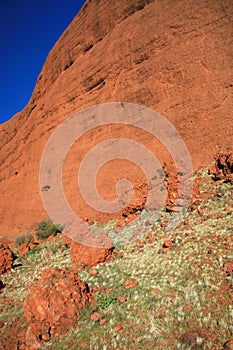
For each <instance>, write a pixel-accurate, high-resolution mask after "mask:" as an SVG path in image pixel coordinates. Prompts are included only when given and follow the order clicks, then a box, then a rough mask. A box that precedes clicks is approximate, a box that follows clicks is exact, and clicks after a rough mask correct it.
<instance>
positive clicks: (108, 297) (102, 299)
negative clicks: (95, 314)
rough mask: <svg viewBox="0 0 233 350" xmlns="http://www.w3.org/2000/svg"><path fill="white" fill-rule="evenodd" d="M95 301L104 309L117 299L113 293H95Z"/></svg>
mask: <svg viewBox="0 0 233 350" xmlns="http://www.w3.org/2000/svg"><path fill="white" fill-rule="evenodd" d="M95 299H96V302H97V305H98V307H99V309H102V310H105V309H107V308H108V307H109V305H111V304H112V303H115V302H116V301H117V297H116V295H114V294H100V293H99V294H97V295H96V298H95Z"/></svg>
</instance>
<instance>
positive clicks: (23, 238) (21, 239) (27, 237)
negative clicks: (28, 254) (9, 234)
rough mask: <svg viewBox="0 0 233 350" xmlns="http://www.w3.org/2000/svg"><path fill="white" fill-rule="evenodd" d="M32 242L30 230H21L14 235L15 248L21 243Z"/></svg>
mask: <svg viewBox="0 0 233 350" xmlns="http://www.w3.org/2000/svg"><path fill="white" fill-rule="evenodd" d="M33 242H34V237H33V234H32V233H31V232H30V231H25V232H22V233H21V234H20V235H18V236H16V237H15V244H16V247H17V248H18V247H19V246H20V245H21V244H23V243H27V244H29V243H33Z"/></svg>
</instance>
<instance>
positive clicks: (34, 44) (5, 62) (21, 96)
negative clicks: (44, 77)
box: [0, 0, 85, 124]
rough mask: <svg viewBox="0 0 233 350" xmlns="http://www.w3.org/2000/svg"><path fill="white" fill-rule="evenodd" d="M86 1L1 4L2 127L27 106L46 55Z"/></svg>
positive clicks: (18, 0)
mask: <svg viewBox="0 0 233 350" xmlns="http://www.w3.org/2000/svg"><path fill="white" fill-rule="evenodd" d="M84 2H85V0H80V1H77V0H9V1H5V0H4V1H1V2H0V48H1V49H0V124H1V123H3V122H5V121H7V120H8V119H10V118H11V117H12V116H13V115H14V114H15V113H17V112H19V111H20V110H22V109H23V108H24V107H25V105H26V104H27V102H28V100H29V99H30V97H31V94H32V92H33V89H34V86H35V83H36V80H37V77H38V75H39V73H40V71H41V69H42V66H43V64H44V62H45V59H46V56H47V55H48V53H49V51H50V50H51V49H52V47H53V45H54V44H55V42H56V41H57V39H58V38H59V37H60V35H61V34H62V33H63V32H64V30H65V29H66V28H67V26H68V25H69V23H70V22H71V21H72V19H73V18H74V16H75V15H76V14H77V13H78V11H79V10H80V8H81V7H82V5H83V4H84Z"/></svg>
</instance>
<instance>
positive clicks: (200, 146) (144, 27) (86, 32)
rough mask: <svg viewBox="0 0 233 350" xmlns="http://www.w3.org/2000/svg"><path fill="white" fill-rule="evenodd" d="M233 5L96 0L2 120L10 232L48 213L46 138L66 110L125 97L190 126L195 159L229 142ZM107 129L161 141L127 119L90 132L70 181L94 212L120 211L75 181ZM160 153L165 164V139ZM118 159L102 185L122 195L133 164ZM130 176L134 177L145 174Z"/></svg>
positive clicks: (69, 170)
mask: <svg viewBox="0 0 233 350" xmlns="http://www.w3.org/2000/svg"><path fill="white" fill-rule="evenodd" d="M232 10H233V6H232V1H231V0H217V1H216V0H206V1H198V0H194V1H192V2H191V3H190V2H187V1H186V0H165V1H153V0H119V1H116V2H109V1H108V0H98V1H97V0H92V1H91V0H88V1H86V3H85V5H84V6H83V8H82V9H81V11H80V13H79V14H78V15H77V16H76V17H75V18H74V20H73V21H72V23H71V24H70V26H69V27H68V28H67V29H66V30H65V32H64V33H63V35H62V36H61V37H60V39H59V40H58V41H57V43H56V44H55V45H54V47H53V49H52V50H51V52H50V53H49V55H48V57H47V59H46V62H45V64H44V66H43V69H42V71H41V73H40V75H39V77H38V80H37V83H36V86H35V89H34V92H33V94H32V97H31V99H30V101H29V103H28V105H27V106H26V107H25V108H24V109H23V111H22V112H20V113H18V114H16V115H15V116H14V117H13V118H12V119H11V120H10V121H9V122H7V123H4V124H2V125H0V192H1V202H0V230H1V232H2V234H7V235H8V236H12V237H13V236H14V235H15V234H16V233H18V232H20V231H22V230H23V229H25V228H27V229H30V227H31V226H32V225H34V224H35V223H36V222H38V221H40V220H41V219H43V218H45V217H46V213H45V210H44V208H43V204H42V200H41V197H40V188H39V165H40V159H41V155H42V152H43V149H44V146H45V144H46V142H47V140H48V138H49V136H50V135H51V133H52V132H53V131H54V129H55V128H56V127H57V126H58V125H59V124H60V123H61V122H62V121H63V120H65V119H66V118H68V117H69V116H70V115H72V114H73V113H75V112H77V111H80V110H82V109H83V108H85V107H88V106H92V105H95V104H99V103H104V102H111V101H124V102H131V103H136V104H141V105H144V106H146V107H149V108H151V109H153V110H155V111H157V112H158V113H160V114H162V115H163V116H164V117H166V118H167V119H168V120H169V121H170V122H171V123H172V124H173V125H174V126H175V127H176V129H177V130H178V131H179V132H180V134H181V136H182V137H183V139H184V141H185V142H186V144H187V147H188V150H189V152H190V155H191V158H192V162H193V166H194V168H197V167H198V166H199V165H200V164H206V163H207V162H210V161H211V160H212V159H213V157H214V155H215V154H216V153H217V152H219V151H220V150H221V149H226V148H227V147H229V146H230V145H231V143H232V126H233V125H232V124H233V118H232V98H231V96H232V95H231V93H232V57H231V54H232V24H231V22H232V21H231V19H232V12H233V11H232ZM107 136H110V137H119V136H120V137H125V138H135V139H136V141H138V142H140V143H143V144H144V145H145V147H147V148H149V149H152V150H154V149H155V150H156V149H157V150H158V147H157V143H155V145H154V143H153V141H152V140H151V139H150V137H149V136H148V134H146V133H145V132H141V131H140V132H139V131H137V130H136V131H135V132H132V131H131V130H130V128H129V127H127V126H125V127H123V128H121V130H119V128H117V127H116V128H115V129H113V128H112V129H111V128H102V129H101V128H98V129H96V130H95V131H93V132H89V133H88V134H87V135H83V137H81V139H80V140H79V141H78V142H77V143H78V146H77V145H74V149H73V152H74V153H73V158H72V157H68V159H67V162H66V167H65V169H64V182H65V183H64V188H65V191H66V195H67V198H68V200H69V202H70V204H71V205H73V206H75V210H77V211H78V213H79V216H80V217H81V218H84V219H85V218H86V217H87V218H88V219H89V220H100V219H101V220H105V219H109V218H110V217H109V216H108V215H106V216H104V217H103V215H102V214H101V213H98V212H96V211H95V210H94V209H92V208H89V206H88V205H87V204H85V203H84V201H83V199H82V196H81V194H80V193H79V192H78V190H74V188H76V185H77V184H76V182H77V179H76V170H77V167H78V165H79V164H80V161H81V159H82V157H83V155H84V154H85V153H86V152H87V151H88V150H90V148H92V147H94V146H95V145H96V144H98V143H99V142H101V141H103V140H104V139H105V138H106V137H107ZM76 146H77V147H76ZM157 157H158V160H159V161H160V162H161V164H163V162H164V161H165V160H166V158H167V157H168V155H167V151H166V149H165V147H164V148H162V150H161V148H160V151H159V152H157ZM74 159H75V161H76V163H75V165H74V161H73V160H74ZM110 169H111V176H107V177H106V176H104V169H103V175H101V174H100V176H99V177H98V190H99V192H100V193H103V194H106V196H107V198H112V197H114V195H116V193H115V184H114V185H113V184H112V182H111V181H112V179H113V178H114V176H115V177H116V178H117V175H119V174H122V173H123V170H122V169H123V168H122V163H121V164H120V166H118V167H117V166H112V165H111V166H110ZM128 170H130V166H126V167H124V173H126V172H128ZM106 171H107V170H106ZM108 174H109V173H108ZM130 178H132V182H133V183H134V181H136V180H137V178H138V174H136V175H135V172H134V171H133V172H131V173H130ZM106 181H109V183H107V184H106ZM73 184H75V187H74V186H73Z"/></svg>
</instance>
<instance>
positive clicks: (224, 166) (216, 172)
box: [210, 151, 233, 184]
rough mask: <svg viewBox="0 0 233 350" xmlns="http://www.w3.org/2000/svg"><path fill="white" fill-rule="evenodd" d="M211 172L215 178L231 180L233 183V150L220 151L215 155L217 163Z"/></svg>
mask: <svg viewBox="0 0 233 350" xmlns="http://www.w3.org/2000/svg"><path fill="white" fill-rule="evenodd" d="M210 173H211V175H212V176H213V178H214V180H224V181H229V182H231V183H232V184H233V152H232V151H231V152H230V151H229V152H220V153H218V154H217V155H216V156H215V165H214V166H213V167H211V169H210Z"/></svg>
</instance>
